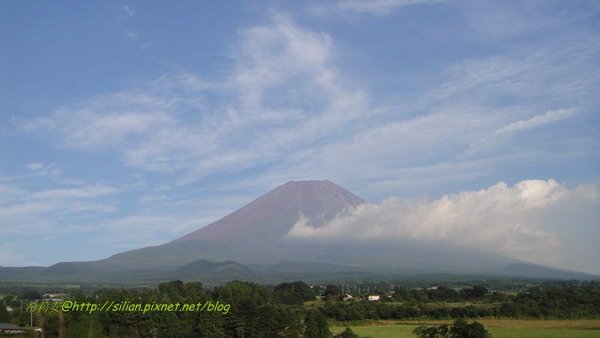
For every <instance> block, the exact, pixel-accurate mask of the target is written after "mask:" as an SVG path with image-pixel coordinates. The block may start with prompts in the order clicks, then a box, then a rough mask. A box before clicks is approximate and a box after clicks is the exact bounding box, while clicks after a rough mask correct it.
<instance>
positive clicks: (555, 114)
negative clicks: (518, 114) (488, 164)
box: [464, 108, 577, 155]
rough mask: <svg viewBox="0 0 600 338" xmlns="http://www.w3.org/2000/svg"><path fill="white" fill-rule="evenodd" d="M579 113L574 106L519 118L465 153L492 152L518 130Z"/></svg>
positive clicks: (472, 144)
mask: <svg viewBox="0 0 600 338" xmlns="http://www.w3.org/2000/svg"><path fill="white" fill-rule="evenodd" d="M576 114H577V110H576V109H573V108H568V109H558V110H551V111H548V112H546V113H544V114H541V115H536V116H534V117H531V118H529V119H527V120H519V121H515V122H511V123H509V124H507V125H505V126H503V127H501V128H499V129H496V130H494V131H493V132H492V133H490V134H489V135H487V136H484V137H481V138H479V139H477V140H475V141H474V142H472V143H471V144H469V146H468V147H467V149H465V151H464V154H465V155H473V154H476V153H478V152H482V151H483V152H492V151H494V150H496V148H497V147H498V146H499V145H500V144H503V143H506V142H507V141H508V138H509V137H510V136H511V135H512V134H514V133H517V132H520V131H523V130H527V129H532V128H537V127H540V126H543V125H545V124H548V123H552V122H556V121H560V120H564V119H567V118H570V117H572V116H574V115H576Z"/></svg>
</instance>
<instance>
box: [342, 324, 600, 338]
mask: <svg viewBox="0 0 600 338" xmlns="http://www.w3.org/2000/svg"><path fill="white" fill-rule="evenodd" d="M479 322H481V323H483V324H484V325H485V327H486V329H487V330H488V332H489V333H490V334H491V335H492V337H500V338H503V337H523V338H529V337H531V338H542V337H543V338H545V337H548V338H553V337H565V338H571V337H575V338H578V337H582V338H585V337H600V320H572V321H558V320H548V321H546V320H514V319H506V320H502V319H481V320H479ZM442 323H450V321H420V322H418V323H417V322H415V321H402V322H398V321H396V322H374V323H370V324H365V325H362V324H361V325H348V326H349V327H350V328H351V329H352V330H353V331H354V333H356V334H358V335H360V336H361V337H372V338H378V337H382V338H393V337H394V338H395V337H415V336H414V335H413V334H412V331H413V330H414V329H415V328H416V327H417V326H418V325H421V324H442ZM345 327H346V326H332V327H331V332H332V333H334V334H337V333H340V332H342V331H343V330H344V328H345Z"/></svg>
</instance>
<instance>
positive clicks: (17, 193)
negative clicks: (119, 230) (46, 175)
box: [0, 184, 121, 234]
mask: <svg viewBox="0 0 600 338" xmlns="http://www.w3.org/2000/svg"><path fill="white" fill-rule="evenodd" d="M120 191H121V190H120V189H119V188H117V187H114V186H111V185H107V184H94V185H84V186H80V187H76V188H57V189H44V190H37V191H35V190H33V191H32V190H27V189H24V188H23V187H20V186H19V185H18V184H7V185H0V192H3V196H2V198H0V233H2V234H22V233H29V232H31V231H33V230H35V232H36V233H40V234H42V233H45V232H46V231H54V232H56V231H58V230H57V229H55V228H54V227H56V226H57V225H59V224H61V223H62V222H64V220H65V218H73V219H79V218H89V217H93V215H95V214H98V213H103V214H106V213H112V212H115V211H116V210H117V208H116V206H115V203H114V202H107V201H106V200H103V199H104V198H106V197H108V196H110V195H114V194H117V193H119V192H120ZM63 225H64V224H63ZM59 232H60V231H59Z"/></svg>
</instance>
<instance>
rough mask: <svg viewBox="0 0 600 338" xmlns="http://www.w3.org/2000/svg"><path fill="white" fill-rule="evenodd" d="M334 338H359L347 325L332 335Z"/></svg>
mask: <svg viewBox="0 0 600 338" xmlns="http://www.w3.org/2000/svg"><path fill="white" fill-rule="evenodd" d="M333 337H334V338H359V336H358V335H357V334H356V333H354V331H352V329H351V328H349V327H347V328H346V329H345V330H344V331H342V332H340V333H338V334H336V335H335V336H333Z"/></svg>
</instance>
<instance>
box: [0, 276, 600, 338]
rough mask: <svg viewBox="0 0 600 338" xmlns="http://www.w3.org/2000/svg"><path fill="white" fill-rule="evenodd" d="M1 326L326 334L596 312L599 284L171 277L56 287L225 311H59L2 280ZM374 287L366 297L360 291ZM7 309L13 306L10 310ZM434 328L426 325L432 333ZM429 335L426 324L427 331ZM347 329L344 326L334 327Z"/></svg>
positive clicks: (74, 293) (154, 333) (77, 295)
mask: <svg viewBox="0 0 600 338" xmlns="http://www.w3.org/2000/svg"><path fill="white" fill-rule="evenodd" d="M0 293H1V294H2V296H1V297H2V298H1V299H2V302H3V303H4V305H5V306H0V323H12V324H16V325H20V326H23V327H27V326H29V325H30V324H33V326H34V327H41V328H42V329H43V331H44V333H45V336H46V337H53V336H64V337H83V336H92V337H96V336H98V337H100V336H110V337H161V336H169V337H300V336H304V337H331V336H332V334H331V331H330V325H331V323H334V322H335V323H344V322H353V321H365V320H388V319H452V320H454V319H466V320H470V321H472V320H475V319H478V318H489V317H494V318H520V319H582V318H586V319H598V318H599V317H600V283H598V282H583V283H582V282H547V283H540V284H538V285H536V286H534V287H529V288H527V289H526V290H523V291H520V292H506V291H496V290H493V289H490V288H489V287H486V286H482V285H471V286H465V287H462V288H455V287H448V286H444V285H437V286H435V287H403V286H398V285H395V286H393V287H391V285H388V290H382V288H380V289H376V290H369V292H368V293H365V292H364V291H363V292H352V291H350V292H344V293H342V292H341V288H340V287H339V286H338V285H334V284H330V285H309V284H307V283H305V282H302V281H295V282H287V283H282V284H279V285H259V284H256V283H251V282H244V281H231V282H228V283H226V284H223V285H220V286H217V287H211V288H208V287H205V286H203V284H202V283H200V282H187V283H185V282H182V281H171V282H167V283H162V284H160V285H158V287H154V288H152V287H150V288H148V287H146V288H115V287H111V288H101V289H96V290H93V289H81V288H73V289H70V290H68V291H66V292H65V293H64V294H62V295H63V296H62V297H63V298H64V299H60V300H56V299H54V300H53V301H56V302H57V303H58V304H60V303H61V301H62V302H64V301H66V300H69V301H71V302H78V303H86V302H90V303H95V304H104V303H110V302H120V303H123V302H129V303H131V304H136V303H142V304H145V303H157V304H158V303H160V304H164V303H172V304H175V303H180V304H191V303H200V304H203V303H206V302H212V303H216V302H217V301H218V302H220V304H227V305H230V308H229V309H228V311H227V312H226V313H225V312H223V311H221V312H219V311H207V310H204V311H149V312H147V313H142V312H139V311H95V312H93V313H91V314H90V313H88V312H85V311H68V312H65V311H62V310H60V308H59V309H58V310H56V309H54V310H53V309H52V307H50V308H48V309H46V311H40V310H39V309H38V310H36V311H33V312H30V311H28V310H27V304H31V303H30V302H31V301H35V302H50V300H48V298H49V297H57V296H56V295H49V294H44V293H43V292H42V290H40V289H35V288H30V289H22V288H21V289H19V288H17V289H15V288H11V287H6V286H5V287H0ZM369 294H378V295H380V298H379V300H377V301H369V300H368V299H367V297H366V296H367V295H369ZM7 308H10V309H11V310H12V311H7ZM350 331H351V330H350ZM430 331H431V330H430ZM424 332H427V331H424ZM342 334H345V336H349V335H350V336H351V332H349V331H344V332H342V333H340V334H339V335H340V337H341V335H342Z"/></svg>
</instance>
